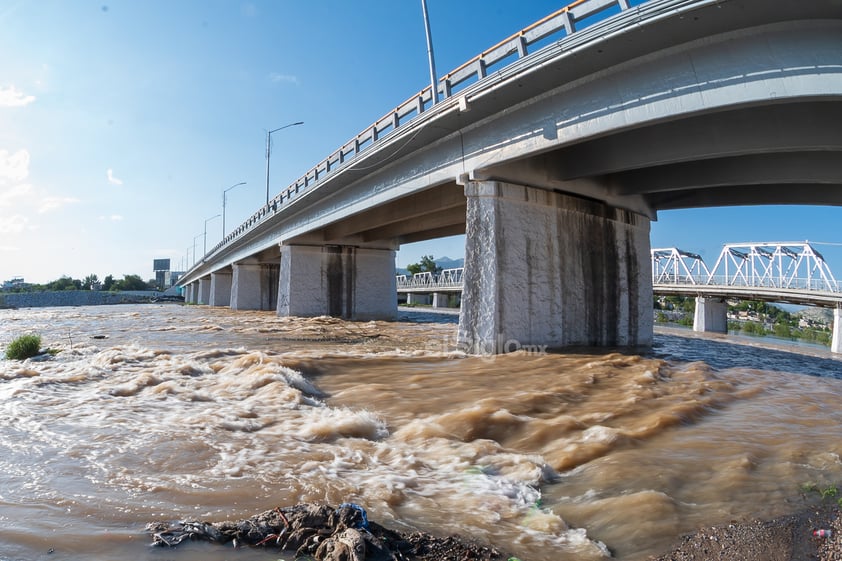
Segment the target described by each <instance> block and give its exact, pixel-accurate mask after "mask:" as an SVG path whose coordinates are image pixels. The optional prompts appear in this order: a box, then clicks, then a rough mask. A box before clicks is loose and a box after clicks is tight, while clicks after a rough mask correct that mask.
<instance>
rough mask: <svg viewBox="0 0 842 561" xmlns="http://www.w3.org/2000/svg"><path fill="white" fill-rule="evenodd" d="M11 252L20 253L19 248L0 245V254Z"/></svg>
mask: <svg viewBox="0 0 842 561" xmlns="http://www.w3.org/2000/svg"><path fill="white" fill-rule="evenodd" d="M13 251H20V248H19V247H15V246H13V245H0V253H12V252H13Z"/></svg>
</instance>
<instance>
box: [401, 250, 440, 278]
mask: <svg viewBox="0 0 842 561" xmlns="http://www.w3.org/2000/svg"><path fill="white" fill-rule="evenodd" d="M406 270H407V271H409V274H410V275H417V274H418V273H439V272H441V267H439V266H437V265H436V262H435V261H433V256H432V255H424V256H422V257H421V262H420V263H411V264H409V265H407V266H406Z"/></svg>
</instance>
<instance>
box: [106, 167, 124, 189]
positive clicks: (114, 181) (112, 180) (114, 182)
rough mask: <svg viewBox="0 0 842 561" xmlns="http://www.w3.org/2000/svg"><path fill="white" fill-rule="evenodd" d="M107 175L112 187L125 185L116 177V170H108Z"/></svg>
mask: <svg viewBox="0 0 842 561" xmlns="http://www.w3.org/2000/svg"><path fill="white" fill-rule="evenodd" d="M106 175H107V176H108V183H110V184H111V185H122V184H123V180H122V179H117V178H116V177H114V170H113V169H111V168H108V171H107V172H106Z"/></svg>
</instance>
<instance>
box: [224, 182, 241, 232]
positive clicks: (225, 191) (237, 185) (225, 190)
mask: <svg viewBox="0 0 842 561" xmlns="http://www.w3.org/2000/svg"><path fill="white" fill-rule="evenodd" d="M245 184H246V182H245V181H240V182H239V183H237V184H236V185H232V186H230V187H229V188H228V189H224V190H223V191H222V239H225V194H226V193H227V192H228V191H230V190H231V189H233V188H234V187H239V186H240V185H245Z"/></svg>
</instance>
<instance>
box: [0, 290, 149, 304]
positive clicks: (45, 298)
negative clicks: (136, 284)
mask: <svg viewBox="0 0 842 561" xmlns="http://www.w3.org/2000/svg"><path fill="white" fill-rule="evenodd" d="M162 294H163V293H162V292H158V291H152V290H127V291H123V292H106V291H96V290H62V291H57V292H19V293H4V294H0V308H45V307H52V306H100V305H103V304H137V303H142V302H149V301H150V300H151V299H153V298H158V297H160V296H161V295H162Z"/></svg>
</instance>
